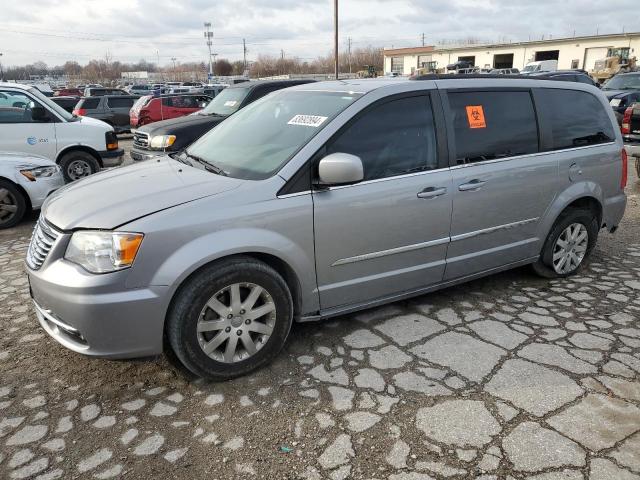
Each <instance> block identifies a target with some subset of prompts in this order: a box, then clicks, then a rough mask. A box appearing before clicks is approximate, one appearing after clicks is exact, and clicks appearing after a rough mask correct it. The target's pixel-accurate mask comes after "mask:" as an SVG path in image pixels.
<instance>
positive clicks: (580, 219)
mask: <svg viewBox="0 0 640 480" xmlns="http://www.w3.org/2000/svg"><path fill="white" fill-rule="evenodd" d="M574 223H581V224H582V225H583V226H584V227H585V228H586V230H587V235H588V243H587V251H586V253H585V256H584V258H583V259H582V262H580V265H578V268H576V269H575V270H572V271H571V272H567V273H557V272H556V271H555V269H554V268H553V260H552V259H553V248H554V246H555V244H556V241H557V239H558V237H559V236H560V235H561V234H562V232H563V231H564V230H565V229H566V228H567V227H568V226H569V225H572V224H574ZM599 230H600V228H599V226H598V219H597V217H596V216H595V215H594V214H593V212H592V211H590V210H582V209H571V210H569V211H567V212H566V213H564V214H563V215H562V216H561V217H560V218H558V220H557V221H556V223H555V224H554V226H553V228H552V229H551V232H549V235H548V236H547V240H546V241H545V244H544V247H543V250H542V254H541V256H540V262H541V263H542V264H543V265H544V266H545V267H546V268H547V269H549V270H550V273H552V275H553V276H554V277H557V278H562V277H569V276H571V275H575V274H576V273H577V272H579V271H580V269H581V268H582V267H583V266H584V264H585V263H586V262H587V260H588V258H589V256H590V255H591V252H592V251H593V249H594V247H595V245H596V242H597V240H598V231H599Z"/></svg>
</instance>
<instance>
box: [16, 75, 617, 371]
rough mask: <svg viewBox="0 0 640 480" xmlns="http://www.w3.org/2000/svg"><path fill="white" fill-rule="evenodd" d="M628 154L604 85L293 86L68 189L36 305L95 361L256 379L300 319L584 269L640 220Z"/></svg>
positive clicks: (37, 282)
mask: <svg viewBox="0 0 640 480" xmlns="http://www.w3.org/2000/svg"><path fill="white" fill-rule="evenodd" d="M445 77H446V76H445ZM622 151H623V146H622V138H621V135H620V132H619V129H618V128H616V123H615V118H614V116H613V113H612V111H611V108H610V107H609V104H608V103H607V101H606V99H605V97H604V96H603V95H602V93H601V92H600V91H599V90H598V89H597V88H595V87H591V86H588V85H583V84H578V83H569V82H567V83H561V82H551V81H541V80H529V79H508V78H505V79H495V78H487V79H478V78H472V79H447V78H443V79H436V80H422V81H420V80H417V81H411V80H406V81H398V80H389V79H386V80H384V79H383V80H357V81H341V82H326V83H321V84H308V85H302V86H298V87H294V88H289V89H285V90H281V91H278V92H275V93H272V94H270V95H268V96H266V97H264V98H263V99H261V100H259V101H257V102H255V103H253V104H252V105H250V106H248V107H246V108H245V109H243V110H241V111H239V112H238V113H236V114H235V115H233V116H232V117H230V118H229V119H228V120H226V121H225V122H223V123H221V124H220V125H219V126H217V127H216V128H215V129H213V130H211V131H210V132H208V133H207V134H205V135H204V136H203V137H201V138H200V139H199V140H197V141H196V142H195V143H193V144H192V145H191V146H190V147H188V148H187V149H186V150H185V151H184V152H182V153H180V154H175V155H174V156H173V157H164V158H160V159H158V160H154V161H152V162H145V163H141V164H137V165H132V166H129V167H125V168H121V169H117V170H114V171H110V172H104V173H101V174H98V175H93V176H91V177H89V178H87V179H84V180H82V181H80V182H77V183H74V184H71V185H69V186H67V187H65V188H64V189H63V191H61V192H59V193H57V194H55V195H54V196H53V197H52V198H51V199H50V200H49V201H48V202H47V203H46V205H45V207H44V208H43V211H42V216H41V218H40V220H39V223H38V225H37V227H36V229H35V232H34V236H33V240H32V242H31V247H30V249H29V252H28V256H27V260H26V262H27V266H28V272H29V278H30V282H31V292H32V295H33V298H34V302H35V308H36V312H37V315H38V318H39V321H40V323H41V324H42V327H43V328H44V329H45V330H46V331H47V332H48V333H49V334H50V335H51V336H53V337H54V338H55V339H56V340H58V341H59V342H60V343H62V344H63V345H65V346H67V347H68V348H70V349H72V350H75V351H77V352H81V353H84V354H86V355H93V356H100V357H117V358H128V357H141V356H147V355H155V354H159V353H160V352H161V351H162V349H163V339H164V338H166V340H167V344H168V345H169V348H171V349H172V350H173V351H174V352H175V354H176V356H177V358H178V359H179V360H180V361H181V362H182V363H183V364H184V365H185V366H186V367H188V369H190V370H191V371H193V372H194V373H195V374H197V375H200V376H204V377H209V378H213V379H226V378H231V377H234V376H238V375H242V374H245V373H247V372H249V371H251V370H253V369H255V368H257V367H259V366H261V365H264V364H265V363H267V362H269V361H270V360H272V359H273V358H274V357H275V356H276V355H277V354H278V352H279V351H280V349H281V348H282V346H283V345H284V343H285V340H286V338H287V335H288V334H289V329H290V328H291V324H292V322H293V321H309V320H318V319H324V318H328V317H332V316H335V315H339V314H344V313H348V312H353V311H356V310H360V309H363V308H368V307H372V306H375V305H380V304H383V303H387V302H392V301H396V300H399V299H404V298H407V297H411V296H415V295H420V294H424V293H425V292H430V291H433V290H436V289H439V288H443V287H446V286H449V285H453V284H456V283H460V282H465V281H467V280H470V279H474V278H478V277H481V276H484V275H488V274H491V273H494V272H498V271H501V270H505V269H509V268H513V267H516V266H520V265H525V264H533V266H534V268H535V270H536V271H537V272H538V273H540V274H541V275H543V276H545V277H564V276H567V275H571V274H574V273H576V272H577V271H578V270H579V268H580V267H581V265H582V264H583V263H584V261H585V259H586V258H587V256H588V255H589V253H590V252H591V251H592V250H593V248H594V246H595V244H596V240H597V236H598V231H599V230H600V229H601V228H607V229H608V230H610V231H614V230H615V229H616V227H617V225H618V223H619V222H620V220H621V218H622V216H623V212H624V209H625V205H626V197H625V195H624V191H623V190H624V186H625V183H626V168H627V167H626V163H625V162H626V157H623V155H622ZM105 198H108V199H109V200H110V201H109V202H107V203H105V201H104V200H105Z"/></svg>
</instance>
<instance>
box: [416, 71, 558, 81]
mask: <svg viewBox="0 0 640 480" xmlns="http://www.w3.org/2000/svg"><path fill="white" fill-rule="evenodd" d="M549 73H552V72H549ZM471 78H502V79H513V78H515V79H520V80H522V79H527V80H545V78H544V76H532V75H518V74H515V75H497V74H494V73H462V74H458V73H429V74H425V75H416V76H414V77H409V80H454V79H456V80H460V79H471Z"/></svg>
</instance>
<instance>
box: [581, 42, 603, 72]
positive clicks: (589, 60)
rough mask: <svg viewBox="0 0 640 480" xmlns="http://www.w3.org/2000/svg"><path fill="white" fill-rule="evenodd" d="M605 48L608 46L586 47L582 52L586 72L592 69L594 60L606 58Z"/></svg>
mask: <svg viewBox="0 0 640 480" xmlns="http://www.w3.org/2000/svg"><path fill="white" fill-rule="evenodd" d="M607 50H609V47H596V48H587V49H586V51H585V54H584V67H582V68H584V69H585V70H586V71H587V72H588V71H590V70H593V67H595V65H596V60H602V59H604V58H607Z"/></svg>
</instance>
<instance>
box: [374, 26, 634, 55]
mask: <svg viewBox="0 0 640 480" xmlns="http://www.w3.org/2000/svg"><path fill="white" fill-rule="evenodd" d="M632 37H640V32H626V33H612V34H607V35H585V36H579V37H562V38H549V39H546V40H531V41H526V42H510V43H478V44H476V45H460V46H457V47H444V48H440V47H438V46H436V47H435V48H434V47H409V48H393V49H384V50H383V54H384V55H385V56H389V55H401V54H407V53H418V51H421V50H423V49H426V48H432V50H424V52H425V53H440V52H453V51H460V50H478V49H483V48H512V47H522V46H531V45H545V44H549V43H558V42H576V41H584V40H594V39H603V40H604V39H608V38H611V39H614V38H632Z"/></svg>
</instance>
